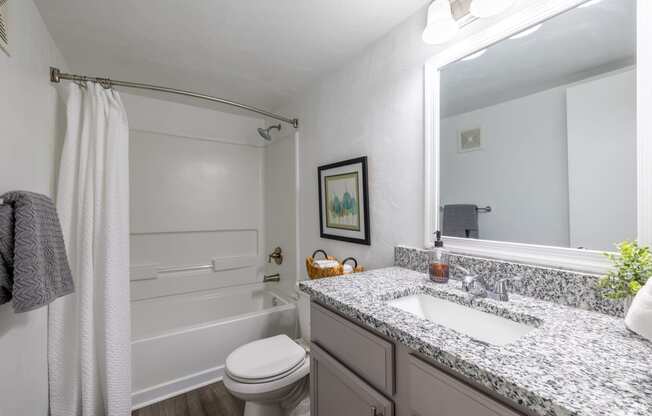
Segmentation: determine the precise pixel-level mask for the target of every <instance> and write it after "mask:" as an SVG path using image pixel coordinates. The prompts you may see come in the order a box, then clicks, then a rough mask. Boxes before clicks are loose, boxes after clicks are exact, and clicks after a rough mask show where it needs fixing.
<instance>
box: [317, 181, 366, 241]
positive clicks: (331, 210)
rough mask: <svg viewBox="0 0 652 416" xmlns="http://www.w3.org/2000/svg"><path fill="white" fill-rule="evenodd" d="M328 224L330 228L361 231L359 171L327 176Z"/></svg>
mask: <svg viewBox="0 0 652 416" xmlns="http://www.w3.org/2000/svg"><path fill="white" fill-rule="evenodd" d="M324 180H325V188H326V207H327V209H326V211H327V214H326V225H327V226H328V227H329V228H339V229H344V230H355V231H360V196H359V195H358V189H359V180H360V178H359V175H358V172H353V173H345V174H341V175H333V176H326V177H325V178H324Z"/></svg>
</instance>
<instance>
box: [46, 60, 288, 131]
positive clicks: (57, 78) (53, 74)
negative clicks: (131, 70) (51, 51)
mask: <svg viewBox="0 0 652 416" xmlns="http://www.w3.org/2000/svg"><path fill="white" fill-rule="evenodd" d="M62 79H63V80H68V81H76V82H88V81H90V82H96V83H98V84H100V85H102V86H103V87H105V88H110V87H112V86H119V87H127V88H138V89H141V90H150V91H159V92H165V93H168V94H177V95H185V96H187V97H192V98H199V99H200V100H206V101H212V102H214V103H221V104H226V105H230V106H232V107H237V108H241V109H243V110H247V111H251V112H254V113H257V114H260V115H263V116H265V117H269V118H273V119H275V120H279V121H283V122H285V123H288V124H291V125H292V127H294V128H295V129H296V128H298V127H299V119H297V118H288V117H284V116H281V115H278V114H274V113H270V112H269V111H266V110H263V109H260V108H256V107H252V106H248V105H245V104H240V103H237V102H235V101H231V100H225V99H224V98H218V97H211V96H210V95H205V94H199V93H196V92H192V91H185V90H178V89H176V88H169V87H161V86H158V85H151V84H141V83H138V82H128V81H118V80H114V79H110V78H98V77H89V76H85V75H76V74H66V73H64V72H61V71H60V70H59V68H54V67H50V82H56V83H59V82H61V80H62Z"/></svg>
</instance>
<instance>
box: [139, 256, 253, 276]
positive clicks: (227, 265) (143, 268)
mask: <svg viewBox="0 0 652 416" xmlns="http://www.w3.org/2000/svg"><path fill="white" fill-rule="evenodd" d="M258 260H259V259H258V256H254V255H252V256H235V257H219V258H214V259H212V260H211V264H199V265H189V266H179V267H161V265H160V264H158V263H152V264H138V265H132V266H131V268H130V276H129V280H131V281H132V282H133V281H141V280H153V279H157V278H159V277H160V276H161V275H164V274H175V273H186V272H199V271H212V272H221V271H226V270H237V269H244V268H247V267H255V266H256V265H257V264H258Z"/></svg>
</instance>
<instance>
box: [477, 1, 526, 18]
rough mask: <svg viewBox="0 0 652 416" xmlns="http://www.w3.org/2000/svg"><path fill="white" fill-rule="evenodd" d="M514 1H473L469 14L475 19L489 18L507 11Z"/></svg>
mask: <svg viewBox="0 0 652 416" xmlns="http://www.w3.org/2000/svg"><path fill="white" fill-rule="evenodd" d="M514 1H515V0H473V1H472V2H471V10H470V11H471V14H472V15H473V16H475V17H481V18H482V17H491V16H495V15H497V14H500V13H502V12H504V11H505V10H507V9H509V8H510V7H511V6H512V4H514Z"/></svg>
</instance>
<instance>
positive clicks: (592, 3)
mask: <svg viewBox="0 0 652 416" xmlns="http://www.w3.org/2000/svg"><path fill="white" fill-rule="evenodd" d="M601 2H602V0H590V1H587V2H586V3H583V4H580V5H579V6H577V7H590V6H595V5H596V4H598V3H601Z"/></svg>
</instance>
